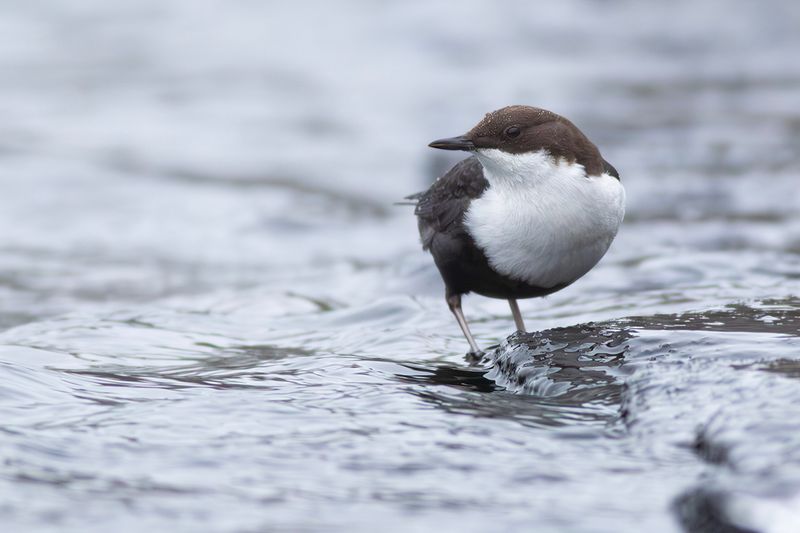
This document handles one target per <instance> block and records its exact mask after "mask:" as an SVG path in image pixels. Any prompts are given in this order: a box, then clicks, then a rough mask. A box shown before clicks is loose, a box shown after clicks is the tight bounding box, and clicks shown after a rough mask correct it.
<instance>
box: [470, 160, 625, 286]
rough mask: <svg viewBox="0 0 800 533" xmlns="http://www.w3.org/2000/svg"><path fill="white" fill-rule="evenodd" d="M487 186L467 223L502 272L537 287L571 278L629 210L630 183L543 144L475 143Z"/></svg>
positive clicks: (593, 258) (602, 248) (602, 249)
mask: <svg viewBox="0 0 800 533" xmlns="http://www.w3.org/2000/svg"><path fill="white" fill-rule="evenodd" d="M476 155H477V156H478V158H479V159H480V161H481V163H482V164H483V167H484V175H485V176H486V179H487V181H488V182H489V188H488V189H486V191H484V193H483V195H482V196H481V197H480V198H477V199H475V200H473V201H472V203H471V204H470V207H469V209H468V210H467V213H466V216H465V219H464V221H465V223H466V226H467V230H468V231H469V233H470V234H471V235H472V238H473V239H475V242H476V243H477V245H478V246H479V247H480V248H481V249H482V250H483V251H484V253H485V254H486V257H487V258H488V259H489V264H490V265H491V266H492V268H494V269H495V270H496V271H497V272H499V273H500V274H503V275H505V276H508V277H510V278H513V279H516V280H519V281H524V282H526V283H528V284H530V285H534V286H537V287H543V288H550V287H555V286H557V285H562V284H569V283H572V282H573V281H575V280H576V279H578V278H580V277H581V276H583V275H584V274H585V273H586V272H588V271H589V270H590V269H591V268H592V267H593V266H594V265H595V264H597V262H598V261H600V259H601V258H602V257H603V255H604V254H605V253H606V251H607V250H608V247H609V246H610V245H611V241H612V240H614V237H615V236H616V234H617V229H618V228H619V225H620V223H621V222H622V219H623V217H624V215H625V190H624V189H623V188H622V185H621V184H620V182H619V180H618V179H616V178H614V177H613V176H611V175H609V174H602V175H600V176H587V175H586V171H585V169H584V167H583V165H580V164H577V163H568V162H566V161H560V160H556V159H555V158H553V157H552V156H550V155H549V154H547V153H546V152H544V151H537V152H529V153H525V154H509V153H507V152H503V151H500V150H496V149H489V150H477V151H476Z"/></svg>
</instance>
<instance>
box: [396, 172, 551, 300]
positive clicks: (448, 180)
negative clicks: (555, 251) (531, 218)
mask: <svg viewBox="0 0 800 533" xmlns="http://www.w3.org/2000/svg"><path fill="white" fill-rule="evenodd" d="M488 186H489V182H488V181H486V178H484V176H483V166H482V165H481V163H480V161H478V158H477V157H475V156H472V157H470V158H467V159H465V160H463V161H461V162H459V163H457V164H456V165H455V166H454V167H453V168H451V169H450V171H448V172H447V174H445V175H444V176H442V177H441V178H439V179H438V180H436V182H435V183H434V184H433V185H432V186H431V188H430V189H428V190H427V191H425V192H421V193H418V194H415V195H412V196H409V197H408V199H409V200H417V206H416V209H415V210H414V214H415V215H417V226H418V228H419V235H420V238H421V240H422V249H423V250H427V251H430V253H431V255H432V256H433V260H434V262H435V263H436V266H437V268H438V269H439V272H440V273H441V275H442V279H443V280H444V284H445V290H446V295H447V297H450V296H453V295H458V294H466V293H469V292H476V293H478V294H480V295H483V296H488V297H491V298H532V297H534V296H545V295H547V294H550V293H553V292H555V291H557V290H559V289H561V288H563V285H559V286H556V287H551V288H542V287H534V286H532V285H528V284H527V283H525V282H522V281H517V280H513V279H511V278H509V277H507V276H503V275H501V274H498V273H497V272H496V271H495V270H494V269H492V267H491V266H490V265H489V259H488V258H487V257H486V254H484V253H483V251H482V250H481V249H480V248H478V246H477V245H476V244H475V240H474V239H473V238H472V236H471V235H470V234H469V232H468V231H467V229H466V227H465V226H464V214H465V213H466V211H467V209H468V208H469V205H470V202H471V201H472V200H473V199H474V198H479V197H480V196H481V195H482V194H483V191H484V190H485V189H486V188H487V187H488Z"/></svg>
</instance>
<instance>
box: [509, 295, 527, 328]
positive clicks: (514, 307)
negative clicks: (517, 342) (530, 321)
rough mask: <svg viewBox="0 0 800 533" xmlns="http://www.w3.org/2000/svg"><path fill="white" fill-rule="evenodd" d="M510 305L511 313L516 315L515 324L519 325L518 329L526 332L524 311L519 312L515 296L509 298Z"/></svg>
mask: <svg viewBox="0 0 800 533" xmlns="http://www.w3.org/2000/svg"><path fill="white" fill-rule="evenodd" d="M508 305H509V306H510V307H511V314H512V315H514V324H516V325H517V331H521V332H522V333H525V322H523V321H522V313H520V312H519V306H518V305H517V301H516V300H515V299H514V298H509V299H508Z"/></svg>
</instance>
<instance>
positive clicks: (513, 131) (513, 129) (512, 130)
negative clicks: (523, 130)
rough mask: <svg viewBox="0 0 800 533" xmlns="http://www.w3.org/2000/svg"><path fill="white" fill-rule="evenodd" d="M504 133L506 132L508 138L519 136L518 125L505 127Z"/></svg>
mask: <svg viewBox="0 0 800 533" xmlns="http://www.w3.org/2000/svg"><path fill="white" fill-rule="evenodd" d="M505 134H506V137H508V138H509V139H514V138H516V137H519V134H520V130H519V127H518V126H509V127H507V128H506V131H505Z"/></svg>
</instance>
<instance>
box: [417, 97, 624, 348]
mask: <svg viewBox="0 0 800 533" xmlns="http://www.w3.org/2000/svg"><path fill="white" fill-rule="evenodd" d="M429 146H431V147H432V148H439V149H441V150H463V151H466V152H471V153H472V154H474V155H473V156H471V157H469V158H467V159H465V160H463V161H461V162H460V163H458V164H456V165H455V166H454V167H453V168H452V169H450V171H448V172H447V173H446V174H445V175H444V176H442V177H441V178H439V179H438V180H436V182H435V183H434V184H433V185H431V187H430V189H428V190H427V191H425V192H422V193H418V194H415V195H412V196H409V197H408V199H410V200H416V201H417V203H416V209H415V210H414V213H415V214H416V215H417V219H418V225H419V234H420V237H421V239H422V248H423V250H428V251H430V253H431V255H433V260H434V262H435V263H436V266H437V267H438V269H439V272H440V273H441V275H442V279H443V280H444V284H445V297H446V299H447V305H448V306H449V307H450V310H451V311H452V312H453V314H454V315H455V317H456V321H457V322H458V325H459V326H460V327H461V331H463V332H464V336H465V337H466V338H467V341H468V342H469V345H470V349H471V352H472V353H473V354H479V353H480V349H479V348H478V344H477V343H476V342H475V339H474V338H473V336H472V333H470V330H469V325H468V324H467V320H466V319H465V318H464V313H463V312H462V310H461V295H462V294H466V293H469V292H475V293H477V294H480V295H483V296H488V297H491V298H504V299H507V300H508V303H509V305H510V306H511V312H512V314H513V316H514V322H515V324H516V326H517V329H518V330H519V331H525V325H524V323H523V321H522V315H521V314H520V311H519V306H518V305H517V299H519V298H534V297H537V296H546V295H548V294H551V293H553V292H555V291H558V290H560V289H563V288H564V287H566V286H567V285H569V284H571V283H572V282H574V281H575V280H577V279H578V278H580V277H581V276H583V275H584V274H586V273H587V272H588V271H589V270H591V269H592V267H594V266H595V265H596V264H597V262H598V261H600V258H602V257H603V255H604V254H605V253H606V250H608V247H609V246H610V245H611V241H612V240H614V237H615V236H616V234H617V229H618V228H619V225H620V223H621V222H622V218H623V216H624V215H625V190H624V189H623V188H622V184H621V183H620V180H619V174H618V173H617V171H616V169H615V168H614V167H613V166H611V164H610V163H609V162H608V161H606V160H605V159H603V157H602V156H601V155H600V151H599V150H598V149H597V147H596V146H595V145H594V144H593V143H592V142H591V141H590V140H589V139H588V138H587V137H586V135H584V134H583V133H582V132H581V131H580V130H579V129H578V128H577V127H576V126H575V125H574V124H573V123H572V122H570V121H569V120H567V119H565V118H564V117H562V116H559V115H557V114H555V113H552V112H550V111H545V110H544V109H538V108H535V107H529V106H522V105H515V106H509V107H504V108H502V109H498V110H497V111H494V112H492V113H489V114H487V115H486V116H485V117H484V118H483V120H481V121H480V122H479V123H478V124H477V125H476V126H475V127H474V128H472V129H471V130H470V131H469V132H468V133H466V134H465V135H461V136H459V137H452V138H449V139H440V140H438V141H433V142H432V143H430V145H429Z"/></svg>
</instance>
